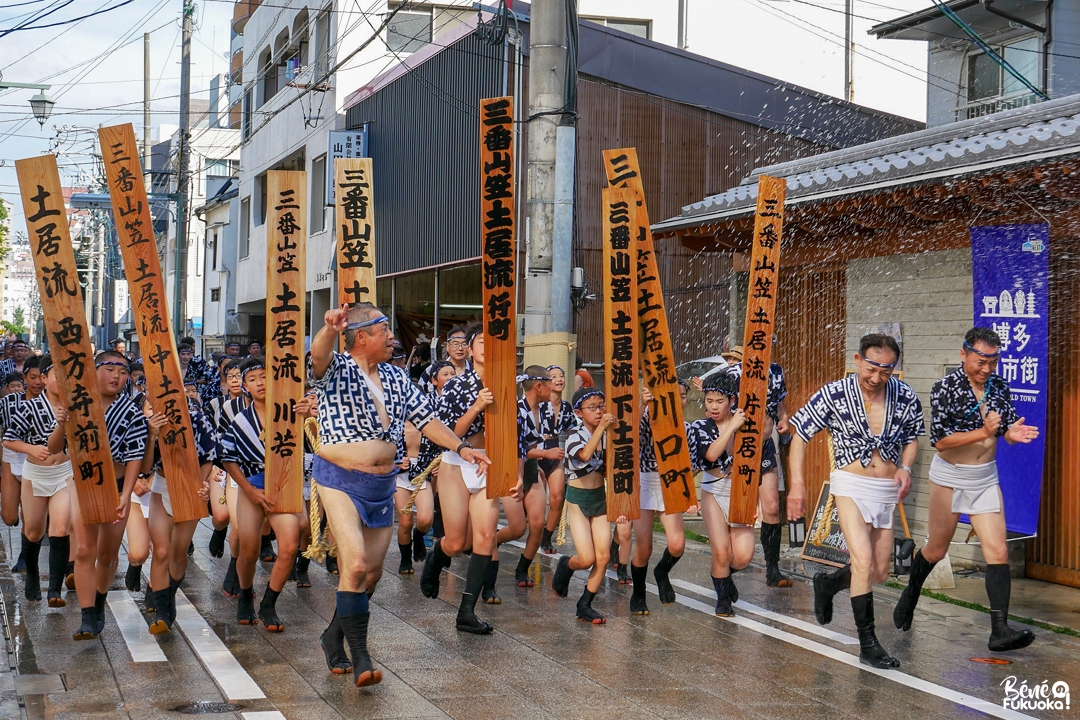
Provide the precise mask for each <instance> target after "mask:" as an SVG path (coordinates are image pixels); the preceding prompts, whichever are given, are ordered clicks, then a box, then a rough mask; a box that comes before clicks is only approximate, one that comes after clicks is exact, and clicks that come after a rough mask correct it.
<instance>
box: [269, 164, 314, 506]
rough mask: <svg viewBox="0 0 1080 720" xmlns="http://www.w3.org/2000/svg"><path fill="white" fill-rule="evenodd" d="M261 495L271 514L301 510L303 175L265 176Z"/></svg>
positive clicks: (281, 172)
mask: <svg viewBox="0 0 1080 720" xmlns="http://www.w3.org/2000/svg"><path fill="white" fill-rule="evenodd" d="M266 202H267V204H268V208H269V212H268V213H267V217H266V228H267V230H266V260H267V270H266V420H265V423H266V424H265V429H264V431H263V443H264V444H265V446H266V475H265V476H266V487H265V492H266V495H267V497H269V498H270V499H271V500H273V501H274V512H280V513H298V512H303V511H304V496H303V487H304V433H303V428H302V427H301V422H300V419H299V417H298V416H297V414H296V411H295V405H296V403H298V402H300V400H301V399H302V398H303V397H304V372H305V371H304V338H305V336H306V335H307V331H306V328H305V327H304V326H305V317H306V313H305V311H304V310H305V303H306V298H307V294H306V291H305V284H306V282H305V281H306V278H307V265H306V263H305V261H304V258H305V255H306V253H307V223H306V222H305V218H306V217H307V211H306V208H307V204H306V202H307V173H306V172H294V171H285V170H272V171H270V172H269V173H267V177H266Z"/></svg>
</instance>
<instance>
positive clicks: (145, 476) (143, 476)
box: [139, 472, 154, 480]
mask: <svg viewBox="0 0 1080 720" xmlns="http://www.w3.org/2000/svg"><path fill="white" fill-rule="evenodd" d="M152 477H154V473H152V472H148V473H144V472H141V473H139V479H140V480H149V479H150V478H152Z"/></svg>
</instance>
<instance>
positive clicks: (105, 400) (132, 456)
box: [68, 350, 147, 640]
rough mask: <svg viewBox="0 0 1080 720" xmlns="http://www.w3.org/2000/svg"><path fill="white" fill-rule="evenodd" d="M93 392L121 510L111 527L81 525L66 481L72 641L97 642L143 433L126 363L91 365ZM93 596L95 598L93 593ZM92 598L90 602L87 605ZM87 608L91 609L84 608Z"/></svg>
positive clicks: (108, 355)
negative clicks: (78, 609) (74, 624)
mask: <svg viewBox="0 0 1080 720" xmlns="http://www.w3.org/2000/svg"><path fill="white" fill-rule="evenodd" d="M94 365H95V367H96V368H97V381H98V392H99V393H100V394H101V402H102V404H103V405H104V406H105V427H106V429H107V432H108V436H109V449H110V451H111V454H112V459H113V467H114V470H115V473H116V484H117V489H118V490H119V491H120V505H119V506H118V507H117V508H116V522H113V523H102V524H100V525H83V524H82V522H81V519H82V513H81V512H80V510H79V496H78V493H77V492H76V491H75V478H74V477H70V478H68V486H69V492H68V500H69V501H70V503H71V515H70V518H71V521H72V522H71V524H72V527H74V529H75V540H76V550H75V591H76V592H77V593H78V595H79V604H80V605H81V606H82V616H83V619H82V626H81V627H80V628H79V631H78V632H77V633H75V635H74V639H75V640H90V639H92V638H96V637H97V636H98V635H99V634H100V633H101V631H102V630H103V629H104V628H105V598H106V596H107V595H108V594H109V587H110V586H111V585H112V581H113V576H114V575H116V568H117V565H118V564H119V552H120V543H121V541H122V540H123V538H124V531H125V530H126V528H127V519H128V513H129V512H130V511H131V491H132V490H133V489H134V487H135V480H136V479H137V478H138V476H139V471H140V469H141V467H142V461H143V455H144V454H145V452H146V437H147V428H146V420H145V419H144V418H143V414H142V411H141V410H139V408H138V407H137V406H136V405H135V403H134V402H133V401H132V399H131V398H130V397H128V396H127V395H125V394H124V392H123V390H124V386H125V385H126V384H127V382H128V367H129V366H128V359H127V357H125V356H124V355H122V354H120V353H118V352H114V351H112V350H106V351H105V352H102V353H98V355H97V357H96V358H95V359H94ZM94 591H96V593H95V592H94ZM91 598H94V599H93V600H92V601H91ZM87 603H92V604H90V605H89V606H88V605H87Z"/></svg>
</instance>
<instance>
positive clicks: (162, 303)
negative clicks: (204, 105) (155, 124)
mask: <svg viewBox="0 0 1080 720" xmlns="http://www.w3.org/2000/svg"><path fill="white" fill-rule="evenodd" d="M98 137H99V138H100V140H101V149H102V155H103V161H104V163H105V172H106V176H107V178H108V181H109V196H110V198H111V199H112V208H113V219H114V221H115V224H116V235H117V238H118V239H119V241H120V256H121V257H122V258H123V260H124V275H125V277H126V279H127V282H128V288H129V290H130V294H131V310H132V315H133V317H134V319H135V329H136V331H137V332H138V333H139V347H141V348H143V367H144V368H145V369H146V387H147V398H148V399H149V401H150V406H151V407H152V408H153V409H154V412H155V413H164V414H165V415H166V416H167V417H168V418H169V424H168V426H167V427H166V428H163V431H162V432H161V434H160V436H159V437H158V448H159V449H160V451H161V464H162V466H163V467H164V469H165V482H166V484H167V485H168V488H169V498H170V499H171V500H172V511H173V522H178V523H179V522H186V521H188V520H199V519H201V518H204V517H206V515H207V511H206V502H204V501H203V500H201V499H199V488H200V486H201V485H202V483H201V480H202V473H201V472H200V470H199V455H198V451H197V450H196V449H195V441H194V437H193V436H192V424H191V413H190V412H189V411H188V403H187V398H186V397H185V395H184V379H183V375H182V374H181V373H180V361H179V360H178V359H177V357H176V338H175V336H174V335H173V328H172V323H171V321H170V319H169V311H168V302H167V301H166V295H165V282H164V280H163V276H162V274H161V263H160V261H159V260H158V253H157V243H156V242H155V241H154V221H153V218H151V216H150V205H149V203H148V202H147V197H146V187H145V185H144V184H143V180H142V178H143V174H142V166H141V164H140V163H139V152H138V146H137V145H136V143H135V130H134V129H133V128H132V126H131V124H130V123H129V124H126V125H115V126H113V127H107V128H100V129H99V130H98Z"/></svg>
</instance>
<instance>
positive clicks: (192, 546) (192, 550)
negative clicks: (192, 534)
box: [187, 540, 195, 557]
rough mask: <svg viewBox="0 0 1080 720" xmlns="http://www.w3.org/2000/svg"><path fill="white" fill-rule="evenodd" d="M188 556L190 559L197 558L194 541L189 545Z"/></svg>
mask: <svg viewBox="0 0 1080 720" xmlns="http://www.w3.org/2000/svg"><path fill="white" fill-rule="evenodd" d="M187 556H188V557H195V541H194V540H192V541H191V542H189V543H188V546H187Z"/></svg>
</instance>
